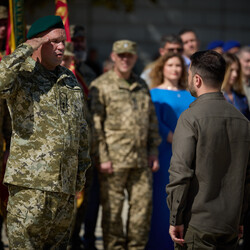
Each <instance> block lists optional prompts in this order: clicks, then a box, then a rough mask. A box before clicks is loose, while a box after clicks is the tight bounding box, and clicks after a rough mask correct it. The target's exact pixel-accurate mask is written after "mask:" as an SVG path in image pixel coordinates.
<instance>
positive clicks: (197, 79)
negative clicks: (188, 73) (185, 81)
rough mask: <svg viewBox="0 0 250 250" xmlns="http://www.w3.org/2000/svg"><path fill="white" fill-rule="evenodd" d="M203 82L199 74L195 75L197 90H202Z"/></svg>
mask: <svg viewBox="0 0 250 250" xmlns="http://www.w3.org/2000/svg"><path fill="white" fill-rule="evenodd" d="M202 82H203V80H202V78H201V76H200V75H198V74H195V75H194V84H195V86H196V87H197V88H200V87H201V85H202Z"/></svg>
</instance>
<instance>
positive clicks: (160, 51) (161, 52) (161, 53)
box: [159, 48, 165, 56]
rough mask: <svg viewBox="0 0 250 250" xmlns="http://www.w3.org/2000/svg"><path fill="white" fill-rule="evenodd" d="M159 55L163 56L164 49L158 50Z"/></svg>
mask: <svg viewBox="0 0 250 250" xmlns="http://www.w3.org/2000/svg"><path fill="white" fill-rule="evenodd" d="M159 53H160V55H161V56H163V55H164V53H165V49H164V48H159Z"/></svg>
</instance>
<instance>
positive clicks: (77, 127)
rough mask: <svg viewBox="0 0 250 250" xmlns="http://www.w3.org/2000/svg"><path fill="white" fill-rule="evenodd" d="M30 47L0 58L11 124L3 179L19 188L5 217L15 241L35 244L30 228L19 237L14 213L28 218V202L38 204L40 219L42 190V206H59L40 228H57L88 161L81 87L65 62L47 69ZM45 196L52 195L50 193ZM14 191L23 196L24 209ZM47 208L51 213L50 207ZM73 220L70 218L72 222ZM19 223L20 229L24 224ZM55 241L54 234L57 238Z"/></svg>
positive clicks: (1, 86) (0, 80) (0, 82)
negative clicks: (35, 57) (14, 227)
mask: <svg viewBox="0 0 250 250" xmlns="http://www.w3.org/2000/svg"><path fill="white" fill-rule="evenodd" d="M32 53H33V49H32V47H31V46H30V45H28V44H25V43H24V44H22V45H20V46H19V47H18V48H17V49H16V50H15V51H14V52H13V53H12V54H11V55H9V56H7V57H5V58H3V60H2V61H1V63H0V95H1V97H2V98H6V99H7V103H8V107H9V110H10V115H11V118H12V128H13V133H12V138H11V148H10V156H9V159H8V163H7V168H6V173H5V177H4V183H6V184H8V185H9V186H10V191H11V190H13V189H14V190H15V192H10V198H9V205H8V208H7V209H8V211H9V214H8V217H9V218H7V223H8V231H9V237H12V239H11V240H10V242H12V243H13V242H14V245H13V246H15V245H16V244H19V241H27V247H24V248H23V249H31V248H30V247H29V246H30V245H29V244H30V243H29V241H30V240H31V239H32V238H31V237H30V238H29V232H28V231H27V232H26V233H25V234H24V235H25V236H27V239H26V238H25V239H22V238H21V236H22V237H24V236H23V234H18V233H17V232H15V234H12V233H11V232H13V230H14V229H13V226H14V225H16V224H15V223H12V222H13V217H15V218H14V219H15V220H16V221H18V223H19V224H22V223H23V220H29V218H30V216H29V211H30V208H29V207H30V206H31V205H30V204H34V209H33V211H32V216H35V217H33V218H32V217H31V218H32V222H33V223H34V224H35V220H36V219H38V220H40V219H41V217H40V216H41V214H40V213H39V209H41V205H40V203H37V202H36V201H39V199H40V198H39V199H38V198H36V197H38V195H40V196H41V194H40V193H39V192H42V193H44V196H45V205H46V206H45V205H44V207H46V208H48V209H50V210H51V211H52V210H54V208H55V207H56V208H57V209H55V211H52V212H51V217H50V219H49V218H47V220H40V221H42V222H43V223H44V225H41V228H42V227H43V226H44V227H46V228H47V230H49V227H50V226H51V225H52V224H54V225H53V226H54V229H53V230H54V232H57V228H56V227H58V228H60V223H57V222H58V218H61V216H62V215H61V213H68V211H67V209H64V207H65V202H66V201H68V206H71V204H72V200H73V199H74V195H75V193H76V192H77V191H80V190H82V188H83V186H84V182H85V171H86V169H87V168H88V166H89V164H90V159H89V154H88V141H87V124H86V121H85V119H84V113H83V109H84V107H83V106H84V104H83V103H84V102H83V93H82V90H81V87H80V86H79V85H78V83H77V80H76V79H75V77H74V75H73V74H72V72H71V71H69V70H68V69H66V68H64V67H61V66H58V67H56V69H55V71H48V70H46V69H45V68H44V67H43V66H42V65H41V64H40V63H38V62H36V61H34V60H33V59H32V58H31V57H30V56H31V54H32ZM26 190H29V191H28V192H29V195H27V196H26V195H24V193H25V192H26ZM32 192H33V193H32ZM31 193H32V194H33V195H34V197H33V195H31ZM36 193H37V194H36ZM36 195H37V196H36ZM47 196H51V197H52V198H50V199H46V197H47ZM53 196H54V197H55V198H53ZM16 197H23V199H24V200H23V204H21V205H22V206H21V205H20V209H19V203H18V199H16ZM26 197H27V198H26ZM58 197H59V198H58ZM34 200H35V201H34ZM54 202H55V204H54ZM57 203H58V204H57ZM26 204H29V206H26ZM36 205H37V209H36V207H35V206H36ZM32 207H33V206H32ZM38 208H39V209H38ZM24 209H26V210H24ZM63 209H64V210H63ZM72 209H73V207H72ZM16 211H22V212H16ZM33 212H34V213H33ZM36 212H37V214H36ZM45 214H46V216H49V214H47V213H46V209H45V211H44V212H43V215H44V216H45ZM36 215H37V217H36ZM69 215H70V214H69ZM65 216H68V215H66V214H65ZM68 217H70V216H68ZM47 221H48V222H49V224H47V225H46V223H47ZM70 221H71V219H70V218H68V220H67V226H68V227H69V225H70ZM19 229H20V232H22V230H23V228H21V226H20V228H19ZM26 229H27V228H26ZM15 230H16V229H15ZM17 230H18V229H17ZM27 230H28V229H27ZM58 230H59V229H58ZM64 234H65V232H64ZM53 235H54V234H50V235H49V236H50V237H53ZM37 237H38V235H37ZM28 238H29V239H28ZM36 240H38V239H36ZM41 240H42V242H44V240H43V239H41ZM56 243H57V242H56V239H54V243H53V244H56ZM42 247H43V246H42V245H40V248H41V249H42ZM34 249H39V248H36V247H34Z"/></svg>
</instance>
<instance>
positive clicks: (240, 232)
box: [238, 225, 244, 239]
mask: <svg viewBox="0 0 250 250" xmlns="http://www.w3.org/2000/svg"><path fill="white" fill-rule="evenodd" d="M243 233H244V226H242V225H240V226H239V233H238V239H241V238H243Z"/></svg>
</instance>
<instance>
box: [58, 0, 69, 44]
mask: <svg viewBox="0 0 250 250" xmlns="http://www.w3.org/2000/svg"><path fill="white" fill-rule="evenodd" d="M55 1H56V16H60V17H61V18H62V21H63V24H64V27H65V31H66V36H67V41H68V42H70V41H71V37H70V29H69V17H68V14H69V11H68V4H67V0H55Z"/></svg>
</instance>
